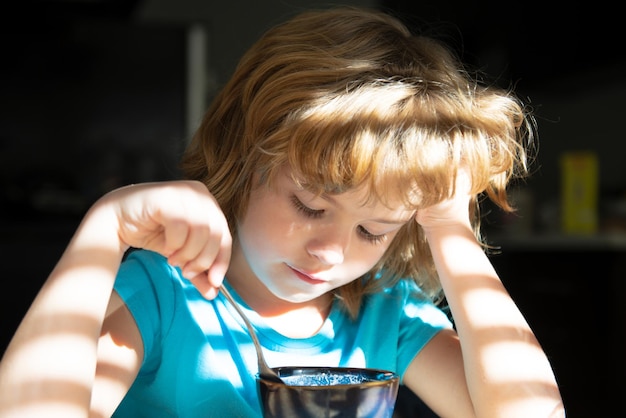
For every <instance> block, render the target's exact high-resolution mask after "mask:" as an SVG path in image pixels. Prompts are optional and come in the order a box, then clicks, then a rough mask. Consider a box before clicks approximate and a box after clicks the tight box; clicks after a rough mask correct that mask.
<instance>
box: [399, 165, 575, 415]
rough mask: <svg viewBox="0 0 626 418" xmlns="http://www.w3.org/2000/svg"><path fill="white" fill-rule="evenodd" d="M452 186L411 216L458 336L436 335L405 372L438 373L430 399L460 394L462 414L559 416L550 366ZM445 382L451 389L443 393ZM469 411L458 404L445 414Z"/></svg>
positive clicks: (465, 197) (460, 190) (460, 191)
mask: <svg viewBox="0 0 626 418" xmlns="http://www.w3.org/2000/svg"><path fill="white" fill-rule="evenodd" d="M456 190H457V193H456V195H455V196H454V197H453V198H452V199H450V200H447V201H444V202H442V203H440V204H438V205H435V206H433V207H430V208H427V209H424V210H422V211H420V212H419V213H418V214H417V221H418V222H419V223H420V225H422V227H423V229H424V232H425V234H426V238H427V240H428V242H429V246H430V249H431V252H432V255H433V258H434V261H435V265H436V268H437V271H438V273H439V277H440V280H441V284H442V287H443V289H444V292H445V295H446V298H447V301H448V303H449V306H450V309H451V312H452V315H453V317H454V320H455V324H456V328H457V332H458V342H455V341H454V340H455V338H454V337H450V336H445V335H442V336H439V337H437V338H436V339H434V340H433V341H432V342H431V343H432V344H429V345H428V346H427V347H426V348H425V352H424V353H423V354H425V356H422V355H421V354H422V353H421V354H420V355H419V356H418V358H417V359H416V360H415V361H414V362H413V363H414V364H412V365H411V368H410V369H409V371H413V372H415V371H416V370H420V371H421V372H427V373H432V374H433V375H436V374H438V373H440V372H441V373H442V375H443V376H444V377H446V378H449V379H451V380H450V381H449V382H448V386H447V387H446V386H445V385H442V386H441V388H442V390H441V391H440V392H439V394H438V395H437V397H438V398H439V399H440V400H441V398H442V397H443V398H445V397H446V396H447V395H453V397H458V399H459V400H460V402H459V405H464V404H465V405H467V402H464V400H465V399H467V398H466V397H467V396H469V400H470V405H471V407H470V408H469V409H470V412H471V410H473V414H474V415H475V416H477V417H481V418H482V417H506V418H513V417H537V418H540V417H563V416H565V412H564V409H563V404H562V400H561V396H560V393H559V389H558V386H557V383H556V380H555V377H554V374H553V371H552V368H551V365H550V363H549V362H548V359H547V357H546V355H545V353H544V352H543V350H542V348H541V346H540V345H539V343H538V341H537V340H536V338H535V335H534V334H533V332H532V330H531V328H530V327H529V325H528V323H527V322H526V320H525V319H524V317H523V316H522V314H521V312H520V311H519V309H518V308H517V306H516V304H515V303H514V301H513V300H512V299H511V297H510V296H509V294H508V292H507V291H506V289H505V287H504V285H503V284H502V282H501V281H500V278H499V277H498V275H497V273H496V272H495V270H494V268H493V266H492V265H491V263H490V261H489V259H488V257H487V256H486V254H485V252H484V249H483V247H482V246H481V245H480V243H479V242H478V241H477V239H476V237H475V236H474V233H473V231H472V228H471V225H470V222H469V212H468V208H469V198H470V196H469V180H468V179H467V178H466V176H464V175H459V178H458V180H457V188H456ZM431 345H432V347H431ZM455 346H457V347H458V348H454V347H455ZM459 349H460V350H459ZM455 351H456V352H457V354H454V353H455ZM442 353H443V354H442ZM445 353H448V354H449V355H450V356H451V364H455V365H457V366H461V364H462V367H457V368H456V371H455V370H450V369H451V367H450V363H448V364H446V365H440V364H441V363H442V362H445V361H446V360H445V358H444V354H445ZM420 357H422V358H420ZM437 364H439V365H440V366H439V365H438V366H435V365H437ZM433 367H437V368H438V369H437V370H435V369H433ZM413 374H415V373H413ZM437 379H439V380H440V381H441V380H442V378H441V377H438V378H437ZM411 380H414V379H411ZM444 380H445V379H444ZM463 380H464V381H463ZM453 382H454V383H453ZM442 383H443V382H442ZM463 383H464V384H465V386H466V390H463ZM416 384H417V383H416ZM446 388H447V389H448V390H450V389H452V390H451V391H450V392H451V393H450V392H448V393H447V394H446V392H447V390H446ZM427 396H432V394H430V395H427ZM444 400H445V399H444ZM450 406H451V405H450V404H449V403H448V405H445V406H444V407H445V408H449V407H450ZM471 415H472V414H471V413H470V414H469V415H468V414H467V410H466V412H465V413H462V412H461V411H456V412H455V415H453V416H471Z"/></svg>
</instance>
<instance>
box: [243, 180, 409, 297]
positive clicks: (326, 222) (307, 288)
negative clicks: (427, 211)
mask: <svg viewBox="0 0 626 418" xmlns="http://www.w3.org/2000/svg"><path fill="white" fill-rule="evenodd" d="M289 174H290V173H289V172H288V171H286V170H285V171H284V172H282V173H281V174H280V175H279V176H278V178H277V179H276V181H275V183H274V187H272V188H269V187H267V186H262V187H259V188H257V189H256V190H254V191H253V192H252V194H251V196H250V201H249V206H248V211H247V213H246V215H245V217H244V218H243V219H242V221H241V222H240V224H239V225H238V238H239V243H238V245H239V247H238V248H237V250H236V251H241V254H240V255H242V256H243V257H239V258H238V259H239V260H245V262H246V263H247V264H248V267H249V270H248V269H243V270H247V271H248V272H249V274H250V273H251V276H253V277H252V278H257V279H258V280H260V281H261V282H262V283H263V285H265V287H267V288H268V289H269V290H270V291H271V292H272V293H273V294H274V295H275V296H277V297H279V298H281V299H283V300H287V301H290V302H296V303H297V302H305V301H309V300H312V299H314V298H317V297H318V296H321V295H323V294H324V293H327V292H328V291H330V290H332V289H335V288H337V287H340V286H342V285H344V284H346V283H349V282H351V281H353V280H355V279H356V278H358V277H360V276H361V275H363V274H365V273H366V272H367V271H369V270H370V269H371V268H372V267H373V266H374V265H375V264H376V263H377V262H378V261H379V259H380V258H381V257H382V255H383V254H384V252H385V250H386V249H387V248H388V247H389V245H390V244H391V242H392V240H393V238H394V237H395V235H396V234H397V233H398V230H399V229H400V228H401V227H402V225H404V224H406V223H407V222H411V221H413V217H414V211H413V210H409V209H407V208H406V207H404V206H402V205H400V204H398V205H397V207H394V209H390V208H388V207H386V206H384V205H382V204H381V203H379V202H376V203H374V204H366V205H364V204H363V202H364V201H365V199H364V196H367V192H368V191H367V190H366V189H363V188H360V189H355V190H353V191H348V192H346V193H342V194H339V195H324V196H321V197H318V196H316V195H315V194H313V193H311V192H308V191H306V190H303V189H302V188H300V187H298V186H297V185H296V183H294V182H293V180H292V179H291V177H290V175H289ZM231 267H232V266H231ZM238 270H239V269H238ZM239 273H240V274H241V270H240V271H239Z"/></svg>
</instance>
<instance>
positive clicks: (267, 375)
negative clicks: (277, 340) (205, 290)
mask: <svg viewBox="0 0 626 418" xmlns="http://www.w3.org/2000/svg"><path fill="white" fill-rule="evenodd" d="M220 291H221V292H222V293H223V294H224V296H225V297H226V299H228V301H229V302H230V304H231V305H232V306H233V307H234V308H235V310H236V311H237V313H238V314H239V316H240V317H241V319H243V322H244V323H245V324H246V328H248V333H249V334H250V337H251V338H252V342H253V343H254V348H255V349H256V353H257V358H258V361H259V375H260V376H261V377H263V378H264V379H268V380H272V381H275V382H281V383H282V379H281V378H280V377H279V376H278V374H277V373H276V372H275V371H274V370H273V369H272V368H270V367H269V366H268V365H267V363H266V361H265V357H264V356H263V351H262V349H261V343H260V342H259V339H258V338H257V336H256V332H255V331H254V328H253V327H252V324H251V323H250V321H249V320H248V318H247V317H246V315H245V313H244V312H243V311H242V310H241V308H240V307H239V305H238V304H237V302H235V300H234V299H233V297H232V295H231V294H230V292H229V291H228V289H226V286H224V285H223V284H222V286H220Z"/></svg>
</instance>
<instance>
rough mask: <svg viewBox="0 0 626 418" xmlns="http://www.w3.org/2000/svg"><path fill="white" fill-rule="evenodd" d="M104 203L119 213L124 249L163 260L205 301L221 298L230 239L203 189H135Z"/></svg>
mask: <svg viewBox="0 0 626 418" xmlns="http://www.w3.org/2000/svg"><path fill="white" fill-rule="evenodd" d="M103 201H104V202H106V203H105V204H107V205H112V208H113V210H114V211H115V213H116V217H117V221H118V223H119V227H118V234H119V238H120V240H121V243H122V245H123V246H128V247H136V248H144V249H147V250H152V251H155V252H158V253H160V254H162V255H164V256H165V257H167V258H168V261H169V263H170V264H172V265H173V266H178V267H180V268H181V269H182V272H183V275H184V276H185V277H186V278H187V279H189V280H190V281H191V282H192V283H193V284H194V286H196V288H198V290H199V291H200V293H202V295H204V297H206V298H207V299H212V298H214V297H215V296H216V295H217V293H218V288H219V286H220V285H221V284H222V281H223V280H224V276H225V274H226V270H227V268H228V264H229V262H230V254H231V244H232V238H231V234H230V231H229V228H228V223H227V221H226V218H225V216H224V214H223V212H222V210H221V208H220V207H219V204H218V203H217V201H216V200H215V198H214V197H213V195H211V193H209V191H208V190H207V188H206V187H205V186H204V184H202V183H200V182H196V181H171V182H163V183H145V184H138V185H132V186H127V187H123V188H120V189H117V190H115V191H113V192H110V193H109V194H108V195H107V196H105V197H104V199H103Z"/></svg>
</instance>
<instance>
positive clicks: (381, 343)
mask: <svg viewBox="0 0 626 418" xmlns="http://www.w3.org/2000/svg"><path fill="white" fill-rule="evenodd" d="M115 290H116V291H117V292H118V294H119V295H120V296H121V298H122V299H123V300H124V301H125V302H126V305H127V306H128V308H129V309H130V311H131V312H132V314H133V316H134V318H135V321H136V323H137V326H138V328H139V330H140V332H141V336H142V338H143V344H144V360H143V363H142V365H141V369H140V371H139V374H138V376H137V378H136V379H135V382H134V383H133V385H132V386H131V388H130V390H129V392H128V393H127V395H126V397H125V398H124V399H123V401H122V402H121V404H120V405H119V407H118V408H117V411H116V412H115V414H114V415H113V416H114V417H133V418H137V417H150V418H155V417H181V418H182V417H219V418H225V417H255V418H258V417H261V416H262V412H261V406H260V400H259V396H258V389H257V382H256V374H257V373H258V366H257V364H258V363H257V357H256V351H255V349H254V345H253V344H252V340H251V338H250V335H249V334H248V332H247V329H246V327H245V324H244V322H243V320H242V319H241V317H240V316H239V315H238V314H237V311H236V310H235V309H234V308H233V307H232V306H231V305H230V304H229V303H228V301H227V300H226V299H225V298H224V296H223V295H221V294H220V295H219V296H218V297H217V298H216V299H214V300H206V299H204V298H203V297H202V295H201V294H200V293H199V292H198V291H197V290H196V288H195V287H194V286H193V285H192V284H191V282H189V281H188V280H186V279H185V278H183V277H182V275H181V274H180V270H179V269H178V268H174V267H172V266H170V265H169V264H168V263H167V260H166V259H165V258H164V257H162V256H161V255H159V254H156V253H153V252H150V251H145V250H137V251H134V252H132V253H131V254H130V255H129V256H128V258H127V259H126V260H125V261H124V262H123V263H122V265H121V267H120V270H119V273H118V277H117V280H116V282H115ZM229 290H231V292H232V294H233V297H234V298H235V300H236V301H237V302H238V303H239V304H240V306H241V308H242V309H243V310H244V312H245V313H246V315H247V316H248V318H249V319H250V321H251V322H252V323H253V325H254V328H255V329H256V331H257V333H258V338H259V341H260V343H261V345H262V346H263V352H264V354H265V356H266V360H267V362H268V364H269V365H270V367H279V366H327V367H368V368H375V369H384V370H390V371H394V372H396V373H397V374H398V375H400V377H401V378H402V376H403V374H404V372H405V370H406V368H407V367H408V365H409V363H410V362H411V361H412V359H413V358H414V357H415V355H416V354H417V353H418V352H419V351H420V350H421V349H422V348H423V347H424V345H425V344H426V343H427V342H428V341H429V340H430V339H431V338H432V337H433V336H434V335H435V334H436V333H437V332H438V331H439V330H441V329H443V328H451V327H452V324H451V322H450V321H449V319H448V317H447V316H446V314H445V313H444V312H443V311H441V310H440V309H438V308H437V307H436V306H434V305H433V304H432V303H431V302H430V301H429V300H427V299H426V298H424V297H420V293H419V289H418V288H417V286H416V285H415V284H413V282H412V281H409V280H403V281H400V282H399V283H398V284H397V285H396V286H394V287H392V288H389V289H387V290H385V291H384V292H381V293H379V294H376V295H371V296H368V297H367V298H366V299H365V300H364V303H363V305H362V308H361V312H360V314H359V317H358V318H357V320H356V321H353V320H351V319H350V317H349V316H348V315H347V314H346V313H345V312H344V311H343V310H342V309H340V308H339V307H338V306H337V304H336V303H335V304H334V305H333V307H332V309H331V312H330V314H329V316H328V318H327V319H326V321H325V323H324V324H323V326H322V328H321V329H320V331H319V332H318V333H317V334H315V335H314V336H312V337H309V338H301V339H291V338H286V337H285V336H283V335H281V334H280V333H278V332H276V331H274V330H273V329H272V328H270V327H269V326H268V325H267V324H266V323H265V322H264V320H263V318H261V317H259V315H258V314H257V313H256V312H254V311H252V310H251V309H250V308H249V307H248V306H247V305H246V304H245V302H243V300H242V299H240V298H239V296H238V295H237V294H236V293H235V291H234V290H232V289H231V288H230V287H229Z"/></svg>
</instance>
